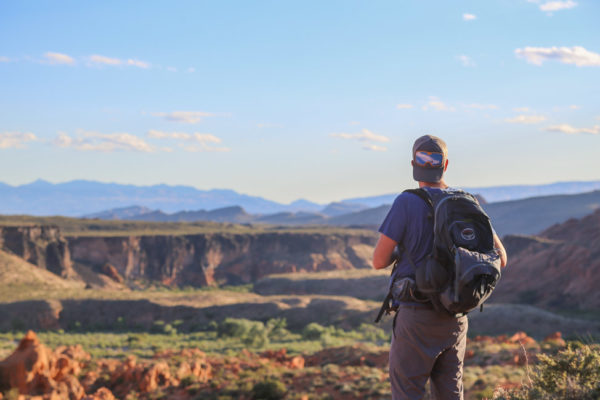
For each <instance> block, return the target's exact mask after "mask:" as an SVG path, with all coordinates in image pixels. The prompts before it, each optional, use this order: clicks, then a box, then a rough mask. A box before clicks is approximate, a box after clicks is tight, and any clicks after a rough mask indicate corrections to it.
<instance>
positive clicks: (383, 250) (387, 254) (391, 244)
mask: <svg viewBox="0 0 600 400" xmlns="http://www.w3.org/2000/svg"><path fill="white" fill-rule="evenodd" d="M396 244H397V243H396V241H395V240H394V239H390V238H389V237H387V236H385V235H384V234H383V233H381V234H379V240H377V245H376V246H375V251H374V252H373V268H375V269H382V268H385V267H387V266H388V265H390V264H391V263H392V262H393V261H394V260H393V259H392V254H393V253H394V248H395V247H396Z"/></svg>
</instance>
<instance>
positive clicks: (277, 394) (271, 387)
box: [252, 379, 287, 400]
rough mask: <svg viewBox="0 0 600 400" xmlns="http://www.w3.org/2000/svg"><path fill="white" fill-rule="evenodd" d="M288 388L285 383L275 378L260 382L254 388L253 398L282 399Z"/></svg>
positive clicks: (263, 399)
mask: <svg viewBox="0 0 600 400" xmlns="http://www.w3.org/2000/svg"><path fill="white" fill-rule="evenodd" d="M286 391H287V388H286V387H285V385H284V384H283V383H282V382H280V381H276V380H274V379H269V380H265V381H263V382H258V383H256V384H255V385H254V387H253V388H252V399H253V400H280V399H283V397H284V396H285V392H286Z"/></svg>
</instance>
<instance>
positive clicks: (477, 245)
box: [406, 189, 501, 315]
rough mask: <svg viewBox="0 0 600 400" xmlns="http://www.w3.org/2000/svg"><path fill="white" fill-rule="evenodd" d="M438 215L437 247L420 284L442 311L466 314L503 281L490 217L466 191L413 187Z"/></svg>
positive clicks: (419, 278) (421, 273)
mask: <svg viewBox="0 0 600 400" xmlns="http://www.w3.org/2000/svg"><path fill="white" fill-rule="evenodd" d="M408 192H410V193H413V194H415V195H417V196H419V197H420V198H421V199H423V200H424V201H425V202H426V203H427V204H428V205H429V206H430V210H431V212H432V215H433V222H434V228H433V236H434V237H433V249H432V251H431V253H430V254H429V256H428V257H427V258H426V260H425V261H424V262H423V263H421V265H420V266H419V267H416V266H414V263H413V262H412V257H411V256H410V254H408V253H407V254H406V255H407V256H408V259H409V261H410V263H411V264H413V268H415V270H416V277H415V281H416V285H417V289H418V291H419V293H420V294H421V295H422V296H425V297H426V298H427V299H429V301H431V303H432V304H433V306H434V308H435V309H436V310H438V311H441V310H444V311H446V312H448V313H450V314H452V315H457V314H466V313H468V312H469V311H472V310H474V309H475V308H477V307H480V308H481V309H483V302H484V301H486V300H487V299H488V297H490V295H491V294H492V291H493V290H494V288H495V287H496V284H497V282H498V280H499V279H500V275H501V273H500V256H499V255H498V253H497V252H496V250H495V249H494V231H493V229H492V224H491V223H490V218H489V217H488V216H487V214H486V213H485V211H483V209H482V208H481V206H480V205H479V203H478V202H477V200H476V199H475V197H474V196H473V195H471V194H469V193H466V192H464V191H462V190H450V191H444V190H440V191H431V192H430V191H428V190H426V189H412V190H408Z"/></svg>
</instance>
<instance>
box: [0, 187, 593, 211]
mask: <svg viewBox="0 0 600 400" xmlns="http://www.w3.org/2000/svg"><path fill="white" fill-rule="evenodd" d="M598 189H600V181H588V182H558V183H552V184H547V185H529V186H526V185H520V186H497V187H485V188H467V189H466V190H468V191H470V192H471V193H476V194H480V195H481V196H483V198H484V199H485V200H486V201H487V202H488V203H495V202H500V201H507V200H517V199H523V198H528V197H534V196H547V195H554V194H575V193H583V192H589V191H592V190H598ZM400 191H402V188H398V192H400ZM396 196H397V193H392V194H386V195H381V196H371V197H360V198H349V199H345V200H342V201H340V202H334V203H330V204H318V203H314V202H311V201H308V200H303V199H300V200H296V201H294V202H292V203H290V204H282V203H278V202H275V201H272V200H268V199H265V198H262V197H258V196H250V195H245V194H240V193H237V192H236V191H234V190H229V189H212V190H200V189H196V188H193V187H191V186H181V185H179V186H170V185H153V186H136V185H122V184H116V183H102V182H95V181H86V180H75V181H71V182H66V183H57V184H53V183H50V182H47V181H44V180H41V179H40V180H37V181H35V182H32V183H29V184H26V185H20V186H11V185H7V184H4V183H0V214H29V215H64V216H70V217H79V216H83V215H86V216H90V215H95V214H98V215H99V216H98V218H120V219H125V218H130V217H133V216H136V215H141V214H145V213H149V212H150V211H152V212H153V213H158V214H155V215H154V217H156V218H157V219H160V218H163V217H161V216H160V213H161V212H162V213H165V214H173V213H183V214H180V215H179V216H178V218H179V217H181V218H183V219H185V220H187V217H190V218H191V217H192V214H193V213H200V214H201V213H202V212H209V213H210V212H212V211H215V210H217V209H223V208H229V207H241V208H243V210H244V212H247V213H250V214H259V215H261V216H263V217H264V218H267V219H270V218H271V217H270V216H269V215H270V214H280V213H283V214H281V217H282V218H287V219H288V220H290V219H294V215H295V214H297V213H299V212H302V213H310V214H319V215H321V216H324V217H326V218H336V217H339V216H342V215H345V214H348V213H353V212H360V211H363V210H366V209H369V208H375V207H380V206H383V205H385V204H391V203H392V202H393V200H394V198H395V197H396ZM133 206H135V207H140V208H139V209H138V208H132V207H133ZM101 210H110V211H101ZM155 210H160V211H155ZM189 210H208V211H202V212H200V211H189ZM107 212H108V213H110V212H113V213H115V215H113V217H108V216H106V215H104V214H102V213H107ZM369 212H371V211H369ZM185 213H188V214H187V216H186V214H185ZM298 216H299V217H300V218H304V219H308V220H313V219H314V218H315V217H309V216H307V215H306V214H299V215H298ZM298 216H297V217H298ZM240 218H241V219H244V218H242V217H241V216H240ZM317 219H318V218H317Z"/></svg>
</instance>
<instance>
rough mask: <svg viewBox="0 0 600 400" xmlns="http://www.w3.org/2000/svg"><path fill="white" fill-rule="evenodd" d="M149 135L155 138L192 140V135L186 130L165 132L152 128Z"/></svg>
mask: <svg viewBox="0 0 600 400" xmlns="http://www.w3.org/2000/svg"><path fill="white" fill-rule="evenodd" d="M147 136H148V137H150V138H153V139H175V140H190V139H191V138H192V135H190V134H189V133H185V132H163V131H157V130H154V129H151V130H149V131H148V135H147Z"/></svg>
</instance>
